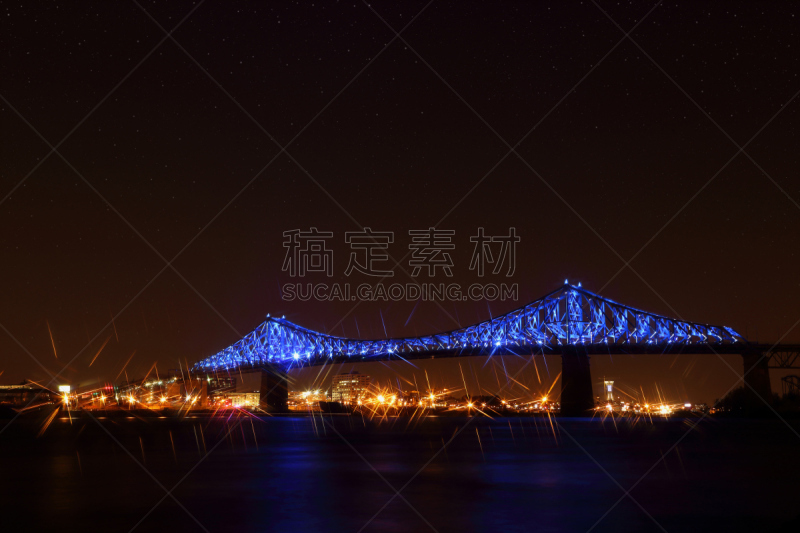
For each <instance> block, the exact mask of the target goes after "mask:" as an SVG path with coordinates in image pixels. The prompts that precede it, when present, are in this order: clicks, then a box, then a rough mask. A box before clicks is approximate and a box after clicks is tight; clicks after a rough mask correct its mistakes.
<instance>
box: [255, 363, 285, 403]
mask: <svg viewBox="0 0 800 533" xmlns="http://www.w3.org/2000/svg"><path fill="white" fill-rule="evenodd" d="M259 393H260V399H259V404H260V406H261V408H262V409H264V410H265V411H267V412H268V413H285V412H288V411H289V381H288V375H287V374H286V372H284V371H283V370H282V369H280V368H278V367H276V366H275V365H265V366H263V367H262V368H261V387H260V389H259Z"/></svg>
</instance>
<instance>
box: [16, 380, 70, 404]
mask: <svg viewBox="0 0 800 533" xmlns="http://www.w3.org/2000/svg"><path fill="white" fill-rule="evenodd" d="M61 401H64V393H63V392H62V393H58V392H55V391H52V390H50V389H47V388H44V387H42V386H40V385H38V384H37V383H34V382H32V381H26V382H25V383H23V384H22V385H0V405H8V406H9V407H28V406H30V405H31V404H35V405H39V404H43V403H57V402H61Z"/></svg>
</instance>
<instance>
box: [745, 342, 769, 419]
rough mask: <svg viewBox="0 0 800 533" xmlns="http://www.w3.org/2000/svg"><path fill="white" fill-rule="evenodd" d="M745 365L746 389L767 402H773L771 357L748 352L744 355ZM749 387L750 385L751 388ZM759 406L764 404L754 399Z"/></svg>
mask: <svg viewBox="0 0 800 533" xmlns="http://www.w3.org/2000/svg"><path fill="white" fill-rule="evenodd" d="M742 362H743V363H744V372H745V376H744V382H745V383H746V385H744V387H745V388H746V389H747V390H748V391H749V392H755V393H756V394H758V395H759V396H761V398H763V399H764V400H766V401H767V402H770V403H771V402H772V385H771V384H770V381H769V357H767V356H764V354H763V353H761V352H748V353H743V354H742ZM747 385H750V386H749V387H748V386H747ZM754 400H755V403H756V404H757V405H761V406H763V402H762V401H761V400H759V399H757V398H754Z"/></svg>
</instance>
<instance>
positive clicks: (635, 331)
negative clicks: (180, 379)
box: [193, 284, 747, 371]
mask: <svg viewBox="0 0 800 533" xmlns="http://www.w3.org/2000/svg"><path fill="white" fill-rule="evenodd" d="M746 342H747V341H746V340H745V338H744V337H742V336H741V335H740V334H739V333H737V332H736V331H734V330H733V329H731V328H729V327H725V326H713V325H709V324H698V323H694V322H684V321H681V320H676V319H673V318H668V317H664V316H660V315H656V314H654V313H650V312H647V311H642V310H640V309H634V308H633V307H629V306H627V305H623V304H620V303H617V302H614V301H612V300H609V299H608V298H604V297H602V296H599V295H597V294H594V293H592V292H590V291H588V290H586V289H584V288H582V287H580V286H574V285H569V284H564V286H562V287H559V288H558V289H556V290H555V291H553V292H551V293H549V294H547V295H546V296H544V297H543V298H540V299H538V300H536V301H535V302H532V303H530V304H528V305H526V306H524V307H521V308H519V309H517V310H515V311H511V312H510V313H508V314H505V315H502V316H499V317H496V318H493V319H491V320H487V321H485V322H481V323H478V324H475V325H472V326H468V327H465V328H461V329H457V330H453V331H449V332H446V333H439V334H436V335H427V336H422V337H406V338H393V339H375V340H361V339H348V338H344V337H337V336H334V335H328V334H325V333H320V332H317V331H312V330H310V329H306V328H304V327H301V326H298V325H297V324H293V323H291V322H289V321H288V320H285V319H284V318H276V317H268V318H267V320H266V321H265V322H263V323H262V324H260V325H259V326H258V327H257V328H255V329H254V330H253V331H252V332H250V333H249V334H247V335H245V337H244V338H243V339H241V340H239V341H238V342H236V343H235V344H232V345H231V346H229V347H227V348H225V349H224V350H222V351H220V352H218V353H216V354H214V355H212V356H211V357H208V358H206V359H203V360H202V361H200V362H198V363H197V364H196V365H195V366H194V368H193V370H195V371H210V370H222V369H234V368H239V367H258V366H261V365H264V364H273V365H279V366H281V367H283V368H285V369H289V368H291V367H295V366H301V365H315V364H321V363H325V362H329V361H330V362H332V361H341V360H348V361H354V362H355V361H359V362H366V361H379V360H388V359H411V358H420V357H431V356H447V355H450V356H459V355H462V356H463V355H487V354H495V353H500V354H519V355H522V354H530V353H548V352H553V353H556V352H557V353H560V350H561V349H562V348H563V347H565V346H579V347H582V348H584V350H585V351H586V352H587V353H619V352H629V353H641V352H644V353H654V352H659V353H660V352H675V351H676V350H677V351H682V350H684V349H688V348H694V349H697V348H700V349H701V350H702V351H708V350H715V349H716V350H717V351H719V350H721V351H723V352H727V351H728V348H729V347H733V346H735V345H741V344H743V343H746ZM692 353H694V351H692Z"/></svg>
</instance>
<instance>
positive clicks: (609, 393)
mask: <svg viewBox="0 0 800 533" xmlns="http://www.w3.org/2000/svg"><path fill="white" fill-rule="evenodd" d="M603 385H604V386H605V388H606V400H607V401H609V402H613V401H614V382H613V381H604V382H603Z"/></svg>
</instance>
